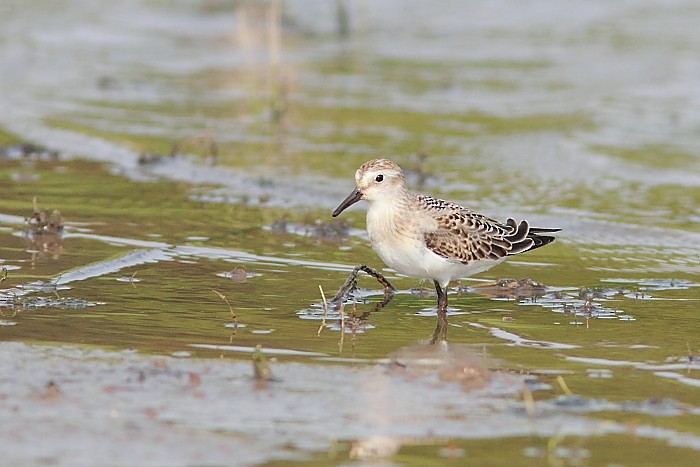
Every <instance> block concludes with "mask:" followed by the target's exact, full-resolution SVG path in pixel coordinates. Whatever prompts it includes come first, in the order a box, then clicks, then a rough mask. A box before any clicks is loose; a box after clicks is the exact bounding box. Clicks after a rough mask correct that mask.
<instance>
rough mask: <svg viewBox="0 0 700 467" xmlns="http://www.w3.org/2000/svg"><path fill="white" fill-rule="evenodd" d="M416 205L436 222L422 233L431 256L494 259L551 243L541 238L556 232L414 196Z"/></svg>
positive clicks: (551, 238)
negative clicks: (432, 254)
mask: <svg viewBox="0 0 700 467" xmlns="http://www.w3.org/2000/svg"><path fill="white" fill-rule="evenodd" d="M418 204H419V206H421V208H422V209H424V210H425V211H426V212H427V213H429V214H430V216H431V217H432V218H433V219H434V220H435V222H436V228H435V229H433V230H430V231H428V232H425V234H424V239H425V244H426V246H427V247H428V249H430V250H431V251H432V252H434V253H435V254H437V255H439V256H442V257H444V258H447V259H449V260H453V261H459V262H462V263H465V264H467V263H471V262H474V261H482V260H498V259H501V258H503V257H505V256H508V255H514V254H518V253H523V252H525V251H528V250H531V249H534V248H538V247H540V246H543V245H546V244H548V243H551V242H552V241H554V237H551V236H546V235H541V233H544V232H547V233H548V232H554V231H556V230H558V229H541V228H530V225H529V224H528V222H527V221H521V222H520V223H518V222H516V221H515V219H512V218H511V219H508V220H507V221H506V222H505V224H504V223H501V222H498V221H496V220H494V219H491V218H489V217H486V216H484V215H482V214H479V213H477V212H474V211H472V210H470V209H467V208H465V207H462V206H460V205H458V204H455V203H450V202H448V201H444V200H441V199H436V198H432V197H429V196H423V195H419V196H418Z"/></svg>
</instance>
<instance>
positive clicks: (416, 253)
mask: <svg viewBox="0 0 700 467" xmlns="http://www.w3.org/2000/svg"><path fill="white" fill-rule="evenodd" d="M385 219H386V217H385V218H383V219H382V220H385ZM403 227H404V228H403V229H397V228H396V226H394V225H390V224H386V223H383V222H377V220H376V219H372V217H371V216H370V215H369V213H368V216H367V233H368V234H369V238H370V240H371V241H372V248H373V249H374V251H376V252H377V255H379V258H380V259H381V260H382V261H384V263H385V264H386V265H387V266H389V267H390V268H392V269H394V270H395V271H397V272H399V273H401V274H405V275H407V276H410V277H416V278H418V279H431V280H436V281H438V283H439V284H440V285H441V286H443V287H445V286H447V284H449V282H450V281H452V280H454V279H458V278H461V277H468V276H471V275H473V274H477V273H480V272H483V271H486V270H487V269H490V268H491V267H493V266H495V265H496V264H498V263H500V262H501V261H503V259H500V260H496V261H475V262H472V263H468V264H464V263H462V262H459V261H452V260H449V259H446V258H443V257H442V256H439V255H436V254H435V253H433V252H432V251H430V250H429V249H428V248H427V247H426V246H425V242H424V236H423V234H422V233H421V232H420V230H419V229H418V228H416V227H415V226H406V225H404V226H403Z"/></svg>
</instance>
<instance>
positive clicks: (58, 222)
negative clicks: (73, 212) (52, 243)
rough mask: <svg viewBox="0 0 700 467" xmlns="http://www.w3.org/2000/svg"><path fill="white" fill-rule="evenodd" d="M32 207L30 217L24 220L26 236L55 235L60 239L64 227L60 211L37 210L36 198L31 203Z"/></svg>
mask: <svg viewBox="0 0 700 467" xmlns="http://www.w3.org/2000/svg"><path fill="white" fill-rule="evenodd" d="M32 207H33V212H32V215H31V216H29V217H28V218H25V223H26V224H27V226H28V227H29V230H28V231H27V233H28V235H30V236H32V237H34V236H37V235H55V236H58V237H60V236H61V234H62V233H63V227H64V221H63V216H61V213H60V211H58V210H56V209H54V210H52V211H51V212H49V211H48V210H39V208H38V207H37V203H36V198H34V200H33V201H32Z"/></svg>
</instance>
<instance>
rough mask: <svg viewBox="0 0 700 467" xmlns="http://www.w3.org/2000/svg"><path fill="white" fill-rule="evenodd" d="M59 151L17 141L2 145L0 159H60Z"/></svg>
mask: <svg viewBox="0 0 700 467" xmlns="http://www.w3.org/2000/svg"><path fill="white" fill-rule="evenodd" d="M58 157H59V153H58V151H54V150H51V149H46V148H45V147H43V146H39V145H37V144H33V143H16V144H10V145H8V146H0V159H30V160H42V161H55V160H58Z"/></svg>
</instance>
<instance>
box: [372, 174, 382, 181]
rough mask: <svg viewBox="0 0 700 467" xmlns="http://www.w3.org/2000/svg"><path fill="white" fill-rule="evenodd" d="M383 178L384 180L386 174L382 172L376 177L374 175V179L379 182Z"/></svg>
mask: <svg viewBox="0 0 700 467" xmlns="http://www.w3.org/2000/svg"><path fill="white" fill-rule="evenodd" d="M382 180H384V175H382V174H379V175H377V176H376V177H374V181H375V182H377V183H379V182H381V181H382Z"/></svg>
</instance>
